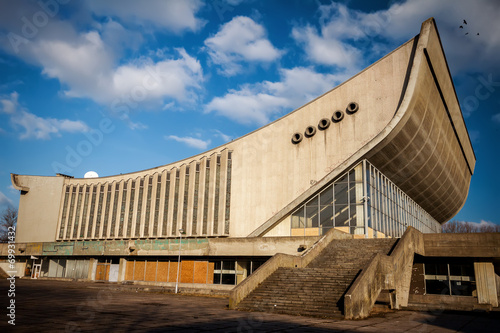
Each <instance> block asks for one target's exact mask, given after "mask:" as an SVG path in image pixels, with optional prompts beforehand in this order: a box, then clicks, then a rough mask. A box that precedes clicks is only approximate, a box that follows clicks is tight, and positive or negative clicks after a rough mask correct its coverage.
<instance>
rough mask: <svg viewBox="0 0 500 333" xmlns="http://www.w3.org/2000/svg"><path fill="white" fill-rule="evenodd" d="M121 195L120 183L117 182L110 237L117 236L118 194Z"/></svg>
mask: <svg viewBox="0 0 500 333" xmlns="http://www.w3.org/2000/svg"><path fill="white" fill-rule="evenodd" d="M119 195H120V183H118V182H117V183H115V199H114V200H113V211H112V212H111V214H112V217H111V230H110V233H109V237H115V228H116V219H117V217H116V214H118V211H117V209H118V196H119Z"/></svg>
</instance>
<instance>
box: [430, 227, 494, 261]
mask: <svg viewBox="0 0 500 333" xmlns="http://www.w3.org/2000/svg"><path fill="white" fill-rule="evenodd" d="M424 246H425V255H426V256H427V257H482V258H500V233H469V234H455V233H453V234H424Z"/></svg>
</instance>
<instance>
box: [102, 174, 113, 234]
mask: <svg viewBox="0 0 500 333" xmlns="http://www.w3.org/2000/svg"><path fill="white" fill-rule="evenodd" d="M110 206H111V184H108V190H107V191H106V209H105V210H104V222H103V224H102V236H101V237H102V238H107V237H108V221H109V207H110Z"/></svg>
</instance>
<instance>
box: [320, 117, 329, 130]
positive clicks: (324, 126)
mask: <svg viewBox="0 0 500 333" xmlns="http://www.w3.org/2000/svg"><path fill="white" fill-rule="evenodd" d="M328 126H330V120H329V119H326V118H323V119H321V120H320V121H319V123H318V128H319V129H320V130H322V131H324V130H326V129H327V128H328Z"/></svg>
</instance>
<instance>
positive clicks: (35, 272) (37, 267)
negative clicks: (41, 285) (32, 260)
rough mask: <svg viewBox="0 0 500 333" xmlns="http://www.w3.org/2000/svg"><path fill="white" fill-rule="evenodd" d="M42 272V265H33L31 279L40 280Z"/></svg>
mask: <svg viewBox="0 0 500 333" xmlns="http://www.w3.org/2000/svg"><path fill="white" fill-rule="evenodd" d="M41 270H42V264H33V270H32V271H31V278H32V279H38V278H39V277H40V272H41Z"/></svg>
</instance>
